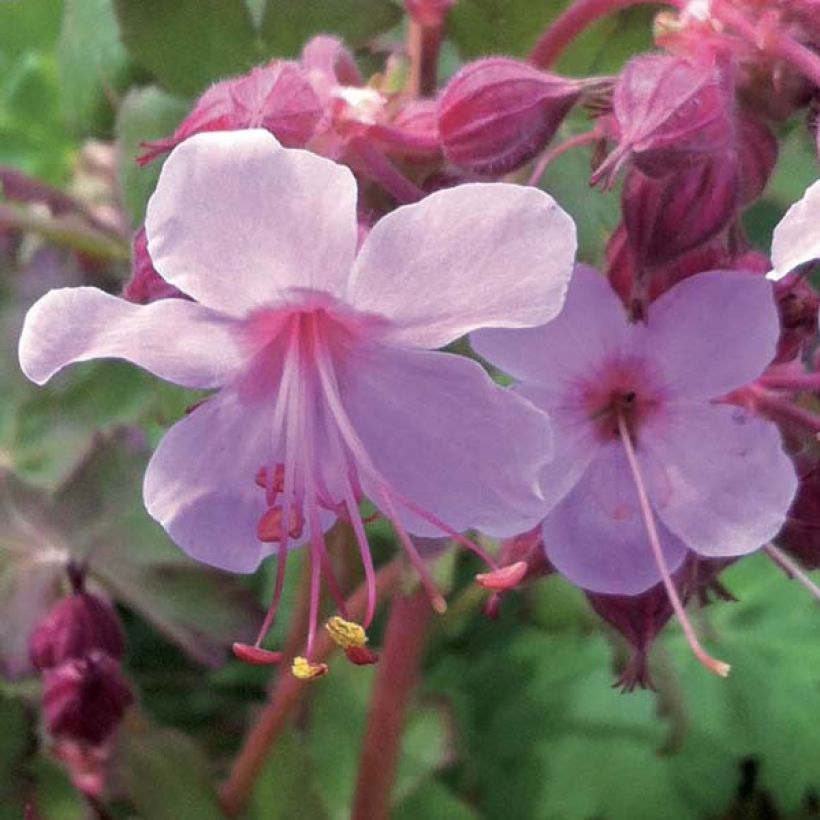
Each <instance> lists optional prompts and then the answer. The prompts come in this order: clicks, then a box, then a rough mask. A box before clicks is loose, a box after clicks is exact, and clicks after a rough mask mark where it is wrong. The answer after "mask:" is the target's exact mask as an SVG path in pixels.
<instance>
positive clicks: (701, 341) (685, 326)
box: [630, 271, 780, 399]
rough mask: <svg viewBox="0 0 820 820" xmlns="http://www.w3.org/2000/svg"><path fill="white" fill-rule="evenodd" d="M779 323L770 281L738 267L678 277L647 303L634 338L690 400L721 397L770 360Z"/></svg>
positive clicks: (666, 379) (667, 379)
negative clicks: (646, 315)
mask: <svg viewBox="0 0 820 820" xmlns="http://www.w3.org/2000/svg"><path fill="white" fill-rule="evenodd" d="M779 334H780V322H779V320H778V316H777V307H776V305H775V301H774V294H773V291H772V285H771V283H770V282H769V281H767V280H766V279H765V278H763V277H760V276H756V275H754V274H750V273H744V272H739V271H709V272H708V273H701V274H698V275H697V276H692V277H690V278H689V279H685V280H684V281H682V282H679V283H678V284H676V285H675V286H674V287H673V288H672V289H671V290H668V291H667V292H666V293H665V294H663V296H661V297H660V299H658V300H657V301H656V302H654V303H653V304H652V305H651V306H650V308H649V319H648V322H647V324H646V325H636V326H635V327H634V329H633V332H632V336H631V340H630V343H631V345H632V349H633V351H634V353H635V355H636V356H647V357H650V358H651V360H652V362H653V365H655V367H656V368H657V370H658V374H659V375H660V377H661V379H662V380H663V382H664V384H665V385H666V387H667V388H668V389H669V390H671V391H672V392H673V393H675V394H677V395H683V396H685V397H686V398H688V399H692V398H701V399H710V398H716V397H719V396H721V395H723V394H725V393H728V392H729V391H731V390H734V389H735V388H737V387H741V386H743V385H744V384H747V383H748V382H751V381H753V380H754V379H756V378H757V377H758V376H760V374H761V373H762V372H763V370H764V369H765V368H766V365H768V364H769V362H770V361H771V360H772V358H773V356H774V354H775V352H776V349H777V339H778V336H779Z"/></svg>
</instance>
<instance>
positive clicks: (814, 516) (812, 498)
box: [778, 462, 820, 569]
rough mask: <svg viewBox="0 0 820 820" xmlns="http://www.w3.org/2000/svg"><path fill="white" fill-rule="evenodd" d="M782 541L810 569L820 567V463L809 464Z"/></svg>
mask: <svg viewBox="0 0 820 820" xmlns="http://www.w3.org/2000/svg"><path fill="white" fill-rule="evenodd" d="M798 466H799V467H800V466H802V469H800V470H799V476H800V483H799V485H798V488H797V495H796V496H795V498H794V501H793V502H792V506H791V509H790V510H789V514H788V516H787V518H786V523H785V525H784V526H783V529H782V530H781V531H780V536H779V537H778V544H779V545H780V546H781V547H782V548H783V549H784V550H785V551H786V552H788V553H789V554H790V555H792V556H794V558H796V559H797V560H798V561H799V562H800V563H801V564H802V565H803V566H804V567H805V568H806V569H818V568H820V465H818V464H816V463H808V462H807V463H805V464H803V465H798Z"/></svg>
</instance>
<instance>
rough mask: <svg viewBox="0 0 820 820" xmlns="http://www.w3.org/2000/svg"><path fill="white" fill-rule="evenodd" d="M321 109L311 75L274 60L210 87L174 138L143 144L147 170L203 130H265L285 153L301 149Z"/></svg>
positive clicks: (143, 159)
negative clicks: (277, 141) (153, 163)
mask: <svg viewBox="0 0 820 820" xmlns="http://www.w3.org/2000/svg"><path fill="white" fill-rule="evenodd" d="M321 114H322V110H321V106H320V104H319V100H318V98H317V96H316V94H315V92H314V90H313V87H312V85H311V83H310V81H309V79H308V76H307V74H306V72H305V71H303V70H302V68H301V67H300V66H299V65H298V64H296V63H293V62H290V61H287V60H273V61H271V62H270V63H268V65H266V66H261V67H258V68H254V69H253V70H252V71H251V72H250V73H249V74H244V75H242V76H240V77H233V78H231V79H229V80H222V81H221V82H218V83H216V85H212V86H211V87H210V88H209V89H208V90H207V91H206V92H205V93H204V94H203V95H202V96H201V97H200V98H199V100H197V102H196V105H194V108H193V110H192V111H191V113H190V114H189V115H188V116H187V117H186V118H185V119H184V120H183V121H182V123H181V124H180V126H179V127H178V128H177V130H176V131H175V132H174V135H173V136H172V137H169V138H168V139H164V140H158V141H156V142H147V143H143V145H144V147H145V148H147V149H148V150H147V152H146V153H145V154H143V155H142V156H141V157H140V158H139V160H138V161H139V163H140V164H141V165H144V164H146V163H148V162H150V161H151V160H153V159H155V158H156V157H157V156H159V155H160V154H163V153H165V152H166V151H170V150H171V149H172V148H174V147H175V146H177V145H179V143H181V142H182V141H183V140H186V139H188V137H191V136H193V135H194V134H199V133H202V132H203V131H237V130H241V129H244V128H265V129H267V130H268V131H270V132H271V134H273V135H274V136H275V137H276V138H277V139H278V140H279V141H280V142H281V143H282V144H283V145H284V146H285V147H286V148H301V147H303V146H304V145H305V144H306V143H307V142H308V140H309V139H310V138H311V136H313V132H314V130H315V128H316V125H317V123H318V122H319V119H320V117H321Z"/></svg>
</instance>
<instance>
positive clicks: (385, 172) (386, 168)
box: [348, 137, 424, 205]
mask: <svg viewBox="0 0 820 820" xmlns="http://www.w3.org/2000/svg"><path fill="white" fill-rule="evenodd" d="M348 148H349V150H350V153H351V155H352V157H351V158H352V159H353V160H354V166H356V165H358V166H359V167H360V169H361V170H362V172H363V173H364V174H366V175H367V176H368V177H369V178H370V179H372V180H373V181H374V182H376V183H377V184H379V185H381V187H382V188H384V190H385V191H387V193H388V194H390V195H391V196H392V197H394V198H395V200H396V201H397V202H398V203H399V205H407V204H409V203H410V202H418V201H419V200H420V199H423V198H424V191H422V190H421V188H419V187H418V185H416V184H415V183H414V182H411V181H410V180H409V179H408V178H407V177H406V176H405V175H404V174H402V173H401V171H399V170H398V169H397V168H396V166H395V165H393V163H392V162H390V160H389V159H387V157H385V156H384V155H383V154H382V153H381V152H380V151H379V150H378V149H377V148H376V147H375V146H373V145H371V144H370V143H369V142H368V141H367V140H366V139H364V138H362V137H354V138H353V139H352V140H350V143H349V144H348Z"/></svg>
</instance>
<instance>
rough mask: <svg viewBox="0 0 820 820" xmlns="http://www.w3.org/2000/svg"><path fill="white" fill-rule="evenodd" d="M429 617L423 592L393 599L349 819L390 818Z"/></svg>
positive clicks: (398, 595) (371, 819)
mask: <svg viewBox="0 0 820 820" xmlns="http://www.w3.org/2000/svg"><path fill="white" fill-rule="evenodd" d="M432 615H433V611H432V610H431V609H430V604H429V601H428V600H427V595H426V594H425V592H424V590H423V589H419V590H417V591H416V592H415V593H413V595H411V596H410V597H405V596H404V595H402V594H401V593H397V595H396V597H395V599H394V601H393V608H392V609H391V611H390V620H389V622H388V624H387V633H386V634H385V638H384V649H383V650H382V653H381V659H380V661H379V666H378V670H377V672H376V682H375V685H374V689H373V695H372V699H371V701H370V712H369V714H368V717H367V728H366V729H365V736H364V746H363V748H362V754H361V758H360V763H359V777H358V781H357V784H356V797H355V801H354V804H353V814H352V819H353V820H387V819H388V817H389V816H390V794H391V792H392V788H393V781H394V779H395V775H396V766H397V765H398V761H399V752H400V751H401V737H402V729H403V726H404V718H405V714H406V712H407V705H408V703H409V701H410V697H411V696H412V694H413V690H414V689H415V686H416V680H417V677H418V666H419V662H420V661H421V658H422V655H423V652H424V642H425V636H426V633H427V627H428V625H429V623H430V619H431V618H432Z"/></svg>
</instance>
